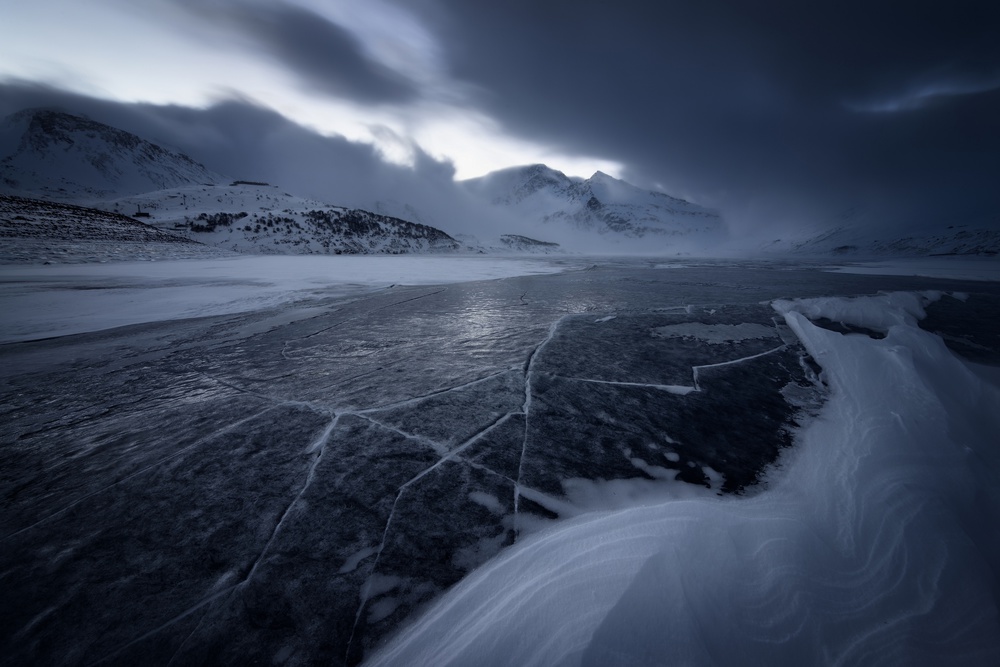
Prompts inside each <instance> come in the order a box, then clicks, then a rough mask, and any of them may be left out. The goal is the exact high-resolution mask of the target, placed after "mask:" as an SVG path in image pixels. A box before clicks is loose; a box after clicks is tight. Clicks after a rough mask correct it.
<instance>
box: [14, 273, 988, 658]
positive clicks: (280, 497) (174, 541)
mask: <svg viewBox="0 0 1000 667" xmlns="http://www.w3.org/2000/svg"><path fill="white" fill-rule="evenodd" d="M889 282H892V283H893V284H894V285H897V286H899V287H908V288H915V287H919V286H921V285H922V284H923V283H922V281H921V280H920V279H904V278H899V279H890V280H889ZM923 282H926V281H923ZM885 283H886V279H879V286H880V288H881V287H883V286H884V285H885ZM873 284H874V282H873V279H872V278H868V277H861V276H846V275H844V276H840V275H838V276H831V275H821V274H816V273H814V272H808V271H799V272H795V271H787V272H775V271H767V270H749V269H743V270H737V269H729V270H720V269H715V270H713V271H711V272H709V271H697V270H692V271H684V272H680V271H656V270H639V269H630V270H626V269H595V270H591V271H580V272H575V273H568V274H563V275H556V276H545V277H531V278H519V279H508V280H501V281H489V282H478V283H466V284H458V285H450V286H447V287H411V288H405V287H397V288H392V289H389V290H384V291H381V292H378V293H375V294H372V295H369V296H366V297H361V298H355V299H352V300H348V299H343V298H341V299H331V300H330V302H329V303H328V304H326V308H325V310H324V312H323V313H322V314H320V315H316V314H315V310H314V311H312V312H310V313H309V314H308V316H305V315H304V316H302V317H301V318H296V317H294V316H282V317H276V316H275V314H274V312H273V311H260V312H256V313H248V314H247V313H245V314H241V315H229V316H223V317H214V318H204V319H198V320H187V321H174V322H167V323H160V324H153V325H138V326H134V327H128V328H124V329H119V330H114V331H110V332H103V333H94V334H83V335H78V336H70V337H65V338H60V339H51V340H43V341H35V342H27V343H17V344H11V345H6V346H3V347H2V349H0V359H2V366H3V367H4V369H5V370H4V371H3V372H2V374H0V379H2V392H3V402H2V407H0V411H2V443H0V498H2V503H3V512H2V513H0V542H2V547H0V589H2V590H4V591H5V593H4V597H5V598H6V600H5V602H3V603H2V605H0V654H2V655H4V656H5V660H7V661H10V662H11V664H14V663H32V664H56V663H58V664H138V663H142V664H162V665H169V664H177V665H181V664H193V663H194V664H198V663H206V662H211V663H225V664H243V663H245V662H246V661H247V660H248V659H249V658H250V657H254V658H257V659H259V660H260V661H262V662H273V663H275V664H303V663H314V662H324V663H327V664H341V663H342V664H356V663H358V662H360V661H361V660H362V659H363V657H364V656H365V655H366V654H367V653H368V652H370V651H371V649H372V648H373V647H375V646H376V645H378V643H379V642H380V640H382V639H384V638H385V637H387V636H388V635H389V634H390V633H391V632H392V631H393V630H395V629H397V628H398V627H400V625H401V624H402V623H403V622H404V621H405V620H406V619H407V618H408V617H410V616H411V615H412V613H413V612H414V611H415V610H417V609H419V608H421V607H422V606H423V605H426V603H428V602H429V601H430V600H432V599H434V598H436V597H437V596H438V595H440V593H441V592H443V591H444V590H446V589H447V588H448V587H450V586H451V585H453V584H454V583H455V582H457V581H458V580H459V579H461V578H462V577H463V576H464V575H466V574H467V573H468V572H470V571H471V570H472V569H474V568H476V567H477V566H478V565H480V564H482V563H484V562H485V561H487V560H488V559H490V558H491V557H492V556H494V555H495V554H497V553H498V552H499V551H500V550H501V549H503V548H504V547H505V546H508V545H510V544H512V543H513V542H514V541H515V540H517V539H518V538H519V536H521V535H522V534H525V533H528V532H531V531H534V530H537V529H538V528H539V527H540V526H544V525H545V524H546V523H547V522H550V521H554V520H558V519H560V518H566V517H571V516H574V515H575V514H579V513H582V512H589V511H594V510H601V509H609V508H613V507H615V506H616V504H617V503H621V502H625V501H626V500H628V501H634V500H635V498H637V497H641V496H643V495H650V496H656V497H661V496H664V495H667V496H670V495H675V496H677V497H684V496H685V495H689V494H699V493H704V494H716V493H747V494H752V493H754V485H755V484H756V483H757V482H758V481H759V480H760V479H761V476H762V475H763V474H765V472H766V471H767V470H768V469H769V466H772V465H773V464H774V463H775V462H776V461H780V454H781V452H782V450H783V449H784V448H786V447H788V446H789V445H791V444H792V442H793V433H794V429H795V427H796V425H797V423H798V422H799V421H801V420H802V419H807V418H808V417H809V415H810V414H812V413H813V412H814V411H815V409H816V408H817V407H818V406H819V405H821V403H822V401H823V398H824V392H825V389H824V386H823V383H822V381H821V379H820V377H819V375H818V370H819V369H818V368H817V367H816V366H815V365H814V364H813V363H812V362H811V360H810V359H809V357H808V355H807V354H806V352H805V351H804V349H803V347H802V346H801V345H800V344H799V342H798V340H797V339H796V337H795V336H794V335H793V334H792V333H791V331H790V330H789V329H788V327H787V326H786V325H785V324H784V321H783V320H781V319H780V318H777V317H776V314H775V311H774V310H773V309H772V308H771V307H770V306H769V305H768V300H770V299H774V298H778V297H781V296H808V295H814V294H825V293H831V292H837V293H863V292H866V291H873V289H874V288H873V287H872V285H873ZM970 344H975V343H970Z"/></svg>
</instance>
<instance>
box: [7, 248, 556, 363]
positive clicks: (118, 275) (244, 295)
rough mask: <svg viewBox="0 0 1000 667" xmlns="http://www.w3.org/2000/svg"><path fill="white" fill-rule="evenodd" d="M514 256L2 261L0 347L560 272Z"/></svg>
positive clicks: (551, 264) (552, 264)
mask: <svg viewBox="0 0 1000 667" xmlns="http://www.w3.org/2000/svg"><path fill="white" fill-rule="evenodd" d="M565 267H566V264H560V263H558V262H552V261H547V262H546V261H534V260H530V259H512V258H490V259H481V258H469V257H443V256H442V257H421V256H404V257H367V256H366V257H355V256H338V257H325V256H324V257H316V256H306V257H298V256H296V257H285V256H246V255H244V256H236V257H227V258H215V259H206V260H174V261H165V262H121V263H112V264H74V265H52V266H38V265H36V266H31V265H7V266H3V265H0V310H2V311H3V312H4V318H3V320H2V321H0V343H2V342H10V341H20V340H33V339H37V338H48V337H51V336H65V335H68V334H74V333H81V332H85V331H99V330H101V329H108V328H111V327H118V326H124V325H127V324H138V323H142V322H157V321H162V320H172V319H178V318H184V317H203V316H208V315H220V314H228V313H239V312H245V311H250V310H256V309H260V308H267V307H273V306H276V305H279V304H283V303H287V302H288V301H289V300H298V301H303V300H308V299H316V298H319V297H330V296H343V295H349V294H357V293H359V292H361V291H363V290H370V289H376V288H385V287H389V286H391V285H434V284H440V283H449V282H456V281H468V280H487V279H493V278H505V277H509V276H517V275H533V274H539V273H550V272H556V271H561V270H564V269H565Z"/></svg>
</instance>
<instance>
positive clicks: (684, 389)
mask: <svg viewBox="0 0 1000 667" xmlns="http://www.w3.org/2000/svg"><path fill="white" fill-rule="evenodd" d="M549 375H550V376H551V377H554V378H559V379H560V380H569V381H571V382H590V383H592V384H610V385H613V386H616V387H646V388H649V389H659V390H660V391H665V392H668V393H671V394H677V395H679V396H686V395H687V394H690V393H691V392H693V391H699V389H697V388H696V387H688V386H685V385H681V384H648V383H645V382H614V381H611V380H592V379H590V378H577V377H569V376H566V375H556V374H554V373H550V374H549Z"/></svg>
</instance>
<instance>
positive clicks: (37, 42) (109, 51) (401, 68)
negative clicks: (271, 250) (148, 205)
mask: <svg viewBox="0 0 1000 667" xmlns="http://www.w3.org/2000/svg"><path fill="white" fill-rule="evenodd" d="M278 6H279V3H273V2H271V3H265V4H260V3H255V2H254V0H229V1H224V0H204V1H202V2H197V3H196V2H193V1H191V0H147V1H146V2H143V3H141V4H136V3H128V2H124V0H90V1H88V2H79V1H78V0H33V1H32V2H21V1H20V0H0V14H2V15H3V16H4V20H3V21H2V22H0V80H2V79H22V80H29V81H37V82H42V83H47V84H51V85H53V86H56V87H58V88H62V89H66V90H70V91H73V92H78V93H82V94H86V95H91V96H96V97H101V98H105V99H110V100H116V101H123V102H150V103H154V104H180V105H184V106H193V107H205V106H208V105H210V104H212V103H213V102H217V101H219V100H220V99H223V98H225V97H229V96H233V95H239V96H243V97H246V98H249V99H252V100H254V101H255V102H257V103H259V104H262V105H264V106H268V107H270V108H272V109H274V110H276V111H278V112H279V113H281V114H283V115H285V116H286V117H288V118H290V119H292V120H294V121H296V122H298V123H301V124H303V125H305V126H308V127H310V128H312V129H314V130H316V131H318V132H320V133H322V134H327V135H333V134H337V135H342V136H344V137H347V138H348V139H351V140H354V141H363V142H367V143H372V144H375V145H376V146H377V147H378V148H379V151H380V152H381V154H382V155H383V156H385V157H386V158H387V159H388V160H390V161H393V162H397V163H402V164H412V159H413V156H414V145H418V146H420V147H421V148H422V149H423V150H424V151H426V152H427V153H428V154H430V155H432V156H434V157H436V158H439V159H442V158H444V159H448V160H450V161H451V162H453V163H454V165H455V168H456V171H457V173H456V178H459V179H461V178H470V177H473V176H479V175H482V174H484V173H486V172H488V171H492V170H495V169H501V168H504V167H509V166H513V165H517V164H532V163H537V162H544V163H546V164H548V165H549V166H552V167H554V168H556V169H559V170H561V171H563V172H565V173H567V174H569V175H578V176H584V177H586V176H590V175H591V174H592V173H593V172H595V171H598V170H600V171H603V172H605V173H610V174H612V175H619V174H620V172H621V170H622V166H621V165H620V164H619V163H616V162H613V161H609V160H602V159H597V158H593V157H589V156H580V155H566V154H561V153H560V152H558V151H555V150H552V149H551V148H549V147H546V146H544V145H540V144H536V143H532V142H529V141H525V140H523V139H519V138H517V137H513V136H510V135H509V134H507V133H505V132H504V130H503V128H502V127H500V125H499V124H498V123H497V122H496V121H495V120H494V119H492V118H490V117H488V116H486V115H484V114H483V113H482V112H479V111H476V110H475V109H474V108H472V106H471V104H470V102H469V100H470V96H471V93H472V91H470V90H468V89H466V88H465V87H464V86H463V84H461V83H460V82H457V81H455V80H453V79H451V78H449V76H448V73H447V71H446V68H445V65H444V61H443V57H442V48H441V46H440V45H439V44H438V43H437V42H436V40H435V37H434V35H432V34H431V33H430V32H429V31H428V30H427V29H426V28H425V27H424V26H422V25H421V24H420V23H419V22H418V21H417V19H416V18H415V17H414V16H413V15H411V14H409V13H408V12H406V11H405V10H404V9H401V8H400V7H397V6H394V5H389V4H387V3H385V2H384V1H383V0H334V1H332V2H329V1H328V2H320V1H319V0H299V1H298V2H295V3H289V5H281V6H292V7H296V8H303V9H306V10H308V11H310V12H312V13H314V14H316V15H319V16H322V17H324V18H326V19H329V20H330V21H332V22H333V23H335V24H336V25H338V26H339V27H340V28H341V29H343V30H346V31H347V32H348V33H349V34H350V35H351V36H353V37H354V38H355V39H356V40H357V42H358V44H359V46H360V48H361V51H362V52H363V54H364V56H365V57H367V58H368V60H369V61H371V62H373V63H376V64H377V66H381V67H384V68H386V71H388V72H390V73H391V74H392V75H393V76H397V77H398V78H399V80H400V81H403V82H405V83H406V84H407V85H410V86H412V87H413V88H414V89H415V90H416V91H417V95H416V96H415V98H414V99H412V100H402V101H393V102H392V103H383V104H373V103H370V102H369V103H366V102H364V101H359V100H356V99H350V97H348V96H346V95H345V96H341V97H337V96H334V95H333V94H330V93H329V91H327V92H326V93H324V92H322V91H318V90H317V89H316V87H315V86H310V85H309V82H308V81H307V80H305V79H304V78H303V76H301V72H296V71H295V70H294V69H293V68H292V67H290V66H289V65H288V64H287V62H282V61H281V60H280V59H279V58H276V57H273V56H272V54H270V53H268V52H267V50H266V49H265V48H262V47H261V45H260V43H258V42H255V41H254V38H253V36H252V35H250V34H248V31H246V30H245V29H243V30H241V29H240V28H239V26H237V20H235V19H232V16H231V15H232V13H233V12H234V11H237V12H239V11H242V12H244V15H245V14H246V13H247V12H252V11H256V10H259V9H261V8H269V9H272V10H273V9H275V8H276V7H278ZM234 8H235V10H234ZM255 8H256V9H255ZM316 23H322V21H320V20H319V19H317V20H316ZM336 65H337V64H336V63H329V64H328V65H326V66H329V67H336Z"/></svg>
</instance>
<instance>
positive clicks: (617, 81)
mask: <svg viewBox="0 0 1000 667" xmlns="http://www.w3.org/2000/svg"><path fill="white" fill-rule="evenodd" d="M400 4H405V5H406V6H407V7H410V8H411V9H413V8H417V9H416V11H419V12H421V14H422V16H423V17H424V19H425V20H426V21H427V22H428V23H429V25H430V26H431V27H432V30H433V31H434V32H435V33H436V34H437V35H438V37H439V38H440V40H441V42H442V43H443V44H444V45H445V49H446V56H447V57H448V60H449V62H450V66H451V69H452V73H453V75H454V76H456V77H458V78H459V79H461V80H462V81H464V82H468V83H471V84H474V87H475V89H477V90H479V91H480V93H479V96H478V98H477V99H476V100H475V103H476V104H477V105H479V106H481V107H482V108H484V109H485V110H487V111H488V112H489V113H490V114H492V115H494V116H495V117H496V118H497V119H498V120H499V121H500V122H501V123H502V124H503V125H504V126H505V127H506V128H507V129H508V130H510V131H512V132H514V133H516V134H518V135H521V136H525V137H528V138H532V139H535V140H538V141H542V142H545V143H548V144H553V143H555V144H557V145H558V146H559V147H560V148H561V149H563V150H565V151H570V152H575V153H582V154H588V155H598V156H601V157H604V158H608V159H613V160H619V161H621V162H623V163H624V164H625V165H626V168H627V170H628V173H627V176H628V177H630V178H631V179H634V180H635V181H637V182H638V183H639V184H643V185H650V184H652V183H654V182H660V183H663V184H664V185H665V186H666V187H667V189H668V190H672V191H673V193H676V194H679V195H681V196H684V195H688V196H693V197H695V198H697V199H699V200H701V201H702V202H705V203H710V204H715V205H719V206H721V207H722V208H723V210H724V211H725V212H726V213H727V214H728V217H729V218H730V219H731V220H733V221H734V222H737V223H743V224H746V223H750V222H754V221H769V222H773V221H775V220H784V221H787V222H789V223H794V224H802V223H803V221H805V222H829V216H831V215H833V214H835V213H836V212H838V211H841V210H843V209H845V208H847V207H849V206H856V205H861V206H863V207H866V208H868V209H869V210H870V211H872V212H873V213H874V214H876V215H877V217H878V218H879V219H882V220H886V221H891V222H896V223H900V224H906V225H918V224H925V223H926V224H937V223H945V222H952V221H957V220H964V219H970V218H983V217H987V218H991V219H992V220H996V219H997V215H998V213H997V212H998V211H1000V188H998V187H997V186H996V183H998V182H1000V121H998V120H997V119H1000V39H997V35H998V34H1000V21H998V12H1000V9H998V7H1000V6H998V5H996V4H995V3H988V2H951V3H946V4H945V3H920V2H874V3H873V2H852V1H847V2H820V3H817V2H798V1H794V2H775V1H770V2H751V1H746V0H738V1H737V0H731V1H729V2H722V1H719V0H702V1H700V2H687V1H680V0H677V1H670V0H667V1H663V2H656V3H652V2H646V1H637V0H620V1H619V2H614V3H610V2H606V1H604V0H574V1H573V2H561V1H557V0H549V1H542V2H539V1H538V0H531V1H527V0H509V1H507V2H502V3H469V2H466V1H465V0H424V1H423V2H419V3H414V2H412V1H407V2H406V3H400Z"/></svg>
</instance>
